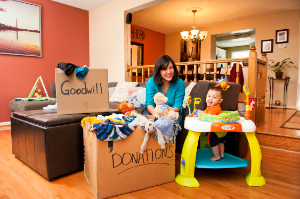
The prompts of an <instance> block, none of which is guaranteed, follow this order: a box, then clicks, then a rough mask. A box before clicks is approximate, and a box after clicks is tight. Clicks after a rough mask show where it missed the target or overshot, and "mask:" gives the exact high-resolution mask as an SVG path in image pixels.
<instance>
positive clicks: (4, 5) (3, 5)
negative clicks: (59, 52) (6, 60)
mask: <svg viewBox="0 0 300 199" xmlns="http://www.w3.org/2000/svg"><path fill="white" fill-rule="evenodd" d="M41 38H42V37H41V6H40V5H36V4H32V3H27V2H23V1H18V0H10V1H0V44H1V45H0V54H10V55H23V56H36V57H42V41H41Z"/></svg>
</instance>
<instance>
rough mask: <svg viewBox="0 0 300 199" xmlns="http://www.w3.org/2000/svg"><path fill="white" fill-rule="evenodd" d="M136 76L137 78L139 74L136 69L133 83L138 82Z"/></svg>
mask: <svg viewBox="0 0 300 199" xmlns="http://www.w3.org/2000/svg"><path fill="white" fill-rule="evenodd" d="M138 76H139V74H138V68H136V73H135V82H139V81H138Z"/></svg>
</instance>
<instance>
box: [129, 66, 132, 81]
mask: <svg viewBox="0 0 300 199" xmlns="http://www.w3.org/2000/svg"><path fill="white" fill-rule="evenodd" d="M129 76H130V82H132V69H131V68H130V69H129Z"/></svg>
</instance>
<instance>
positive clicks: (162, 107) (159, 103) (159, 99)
mask: <svg viewBox="0 0 300 199" xmlns="http://www.w3.org/2000/svg"><path fill="white" fill-rule="evenodd" d="M167 101H168V98H167V97H166V96H165V95H164V94H162V93H160V92H158V93H156V94H155V95H154V102H155V104H156V107H155V109H154V112H155V115H156V117H158V118H159V117H162V116H165V117H169V118H172V119H175V120H177V119H178V117H179V113H178V112H175V111H173V109H172V108H171V107H170V106H168V105H166V104H165V103H166V102H167Z"/></svg>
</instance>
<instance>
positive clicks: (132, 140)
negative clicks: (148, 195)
mask: <svg viewBox="0 0 300 199" xmlns="http://www.w3.org/2000/svg"><path fill="white" fill-rule="evenodd" d="M89 128H90V125H89V124H88V123H86V124H85V128H84V130H83V139H84V147H85V163H84V175H85V178H86V180H87V182H88V183H89V185H90V187H91V188H92V190H93V192H94V194H95V196H96V198H98V199H100V198H107V197H111V196H116V195H120V194H124V193H128V192H132V191H136V190H140V189H144V188H147V187H151V186H155V185H159V184H163V183H167V182H172V181H174V179H175V145H171V144H166V147H165V149H161V148H160V146H159V145H158V142H157V140H156V139H154V138H152V137H150V138H149V140H148V143H147V148H146V150H145V152H144V153H143V154H140V149H141V145H142V143H143V140H144V136H145V132H143V130H142V128H141V127H137V128H136V129H135V131H134V132H132V134H131V135H130V136H128V137H127V138H126V139H125V140H121V141H115V142H107V141H101V140H98V139H97V137H96V134H95V133H94V132H90V131H89V130H88V129H89Z"/></svg>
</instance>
